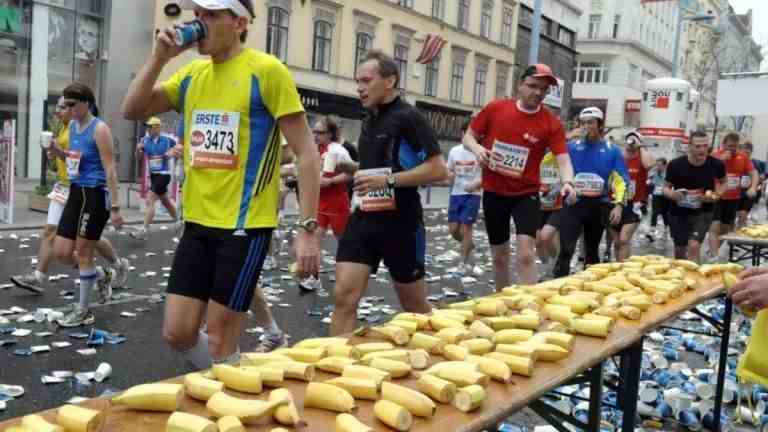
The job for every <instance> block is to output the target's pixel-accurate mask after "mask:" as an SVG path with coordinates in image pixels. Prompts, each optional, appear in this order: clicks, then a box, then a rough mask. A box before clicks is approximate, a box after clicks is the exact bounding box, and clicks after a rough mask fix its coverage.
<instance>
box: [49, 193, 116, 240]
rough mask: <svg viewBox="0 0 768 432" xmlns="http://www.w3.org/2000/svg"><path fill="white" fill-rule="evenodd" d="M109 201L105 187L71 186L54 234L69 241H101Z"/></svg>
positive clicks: (106, 219)
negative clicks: (83, 239)
mask: <svg viewBox="0 0 768 432" xmlns="http://www.w3.org/2000/svg"><path fill="white" fill-rule="evenodd" d="M110 206H111V201H110V199H109V191H108V190H107V188H106V186H97V187H82V186H78V185H74V184H73V185H72V186H71V187H70V189H69V199H67V204H66V205H65V206H64V213H62V215H61V220H60V221H59V227H58V229H57V231H56V234H57V235H59V236H61V237H64V238H66V239H69V240H76V239H77V237H82V238H85V239H88V240H99V239H101V233H102V232H104V227H106V226H107V221H109V208H110Z"/></svg>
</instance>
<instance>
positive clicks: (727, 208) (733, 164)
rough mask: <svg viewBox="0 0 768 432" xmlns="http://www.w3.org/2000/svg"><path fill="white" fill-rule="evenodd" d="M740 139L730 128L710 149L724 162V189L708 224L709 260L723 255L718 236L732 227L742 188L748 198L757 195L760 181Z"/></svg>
mask: <svg viewBox="0 0 768 432" xmlns="http://www.w3.org/2000/svg"><path fill="white" fill-rule="evenodd" d="M740 140H741V137H740V136H739V134H738V133H736V132H730V133H728V134H727V135H725V137H723V144H722V146H720V149H719V150H717V151H715V152H713V153H712V156H713V157H715V158H717V159H720V160H721V161H723V162H724V163H725V174H726V186H725V193H723V196H721V197H720V201H718V202H717V204H715V217H714V219H713V220H712V225H711V226H710V228H709V252H708V253H707V254H708V257H709V259H710V260H714V259H723V258H725V251H720V246H721V242H720V236H721V235H723V234H725V233H728V232H730V231H732V230H733V224H734V221H735V220H736V212H737V211H738V209H739V200H740V199H741V192H742V189H744V190H746V194H747V197H748V198H749V199H752V198H754V197H755V196H756V195H757V186H758V185H759V184H760V176H759V174H758V173H757V170H756V169H755V167H754V165H753V164H752V160H751V159H750V158H749V155H748V154H747V153H745V152H743V151H740V150H739V141H740ZM742 176H748V177H749V178H750V184H749V185H746V187H744V188H742V184H741V178H742Z"/></svg>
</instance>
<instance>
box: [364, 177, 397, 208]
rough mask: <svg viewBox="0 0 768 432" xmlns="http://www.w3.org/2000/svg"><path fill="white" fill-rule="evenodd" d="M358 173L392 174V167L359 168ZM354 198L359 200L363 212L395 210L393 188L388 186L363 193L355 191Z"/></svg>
mask: <svg viewBox="0 0 768 432" xmlns="http://www.w3.org/2000/svg"><path fill="white" fill-rule="evenodd" d="M359 173H360V174H359V175H361V176H372V175H376V176H381V175H383V176H388V175H390V174H392V168H373V169H367V170H360V171H359ZM355 199H356V200H357V201H358V202H359V206H360V209H361V210H362V211H364V212H379V211H387V210H395V209H396V208H397V204H396V203H395V190H394V189H390V188H388V187H387V188H384V189H377V190H373V191H370V192H368V193H366V194H364V195H358V194H357V193H355Z"/></svg>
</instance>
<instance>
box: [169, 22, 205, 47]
mask: <svg viewBox="0 0 768 432" xmlns="http://www.w3.org/2000/svg"><path fill="white" fill-rule="evenodd" d="M207 34H208V29H207V28H206V27H205V23H203V22H202V21H200V20H198V19H195V20H192V21H188V22H185V23H184V24H182V25H181V27H177V28H176V34H175V35H174V38H173V39H174V42H176V45H178V46H187V45H189V44H192V43H195V42H197V41H199V40H200V39H203V38H204V37H205V36H206V35H207Z"/></svg>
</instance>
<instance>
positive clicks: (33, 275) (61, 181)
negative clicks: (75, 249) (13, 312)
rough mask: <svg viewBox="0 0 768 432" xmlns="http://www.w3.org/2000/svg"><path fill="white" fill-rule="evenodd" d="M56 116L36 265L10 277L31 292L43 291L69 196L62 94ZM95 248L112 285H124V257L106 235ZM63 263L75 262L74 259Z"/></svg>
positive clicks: (126, 266) (65, 111)
mask: <svg viewBox="0 0 768 432" xmlns="http://www.w3.org/2000/svg"><path fill="white" fill-rule="evenodd" d="M56 117H57V118H58V119H59V120H60V121H61V123H62V125H63V126H62V128H61V130H60V131H59V133H58V135H57V136H56V138H55V139H54V140H53V141H52V142H51V143H50V145H49V147H48V156H49V158H50V159H54V160H55V161H56V176H57V177H58V181H57V182H56V184H54V185H53V190H52V191H51V193H50V194H49V195H48V199H49V200H50V203H49V204H48V218H47V220H46V224H45V226H44V227H43V232H42V233H40V249H39V250H38V251H37V265H36V266H35V269H34V270H32V271H30V272H28V273H25V274H21V275H14V276H11V282H13V283H14V284H15V285H16V286H17V287H19V288H21V289H25V290H27V291H31V292H33V293H35V294H42V293H43V292H44V291H45V289H44V285H45V283H46V282H48V267H49V266H50V264H51V261H53V259H54V252H53V240H54V239H55V238H56V228H57V227H58V225H59V220H60V219H61V215H62V213H63V212H64V205H65V204H66V203H67V198H68V197H69V176H68V175H67V164H66V162H65V161H64V159H65V158H66V157H67V149H69V122H70V121H71V120H72V114H71V113H70V111H69V107H67V106H66V105H64V98H63V97H60V98H59V100H58V102H57V103H56ZM96 251H97V252H98V253H99V255H101V256H102V257H103V258H104V259H105V260H106V261H107V262H108V263H109V268H108V269H106V270H102V271H104V272H109V273H110V277H111V278H112V280H111V284H112V287H114V288H124V287H125V282H126V280H127V278H128V269H129V268H130V263H129V262H128V260H127V259H125V258H119V257H118V256H117V254H116V253H115V249H114V248H113V247H112V244H111V243H110V242H109V241H108V240H107V239H106V238H102V239H101V240H99V242H98V243H97V244H96ZM65 264H67V265H75V260H74V258H73V259H72V260H71V261H69V262H66V263H65ZM103 283H106V282H103Z"/></svg>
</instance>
